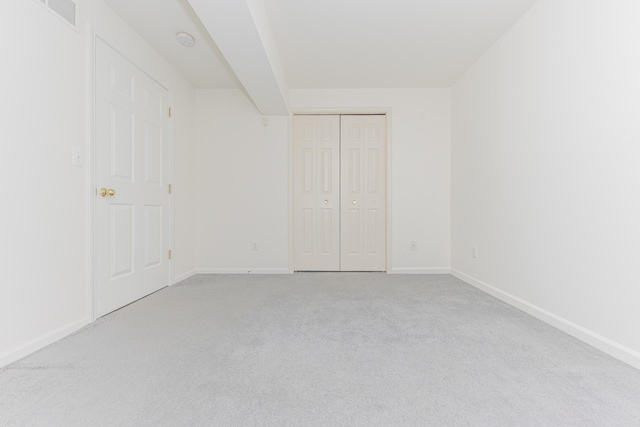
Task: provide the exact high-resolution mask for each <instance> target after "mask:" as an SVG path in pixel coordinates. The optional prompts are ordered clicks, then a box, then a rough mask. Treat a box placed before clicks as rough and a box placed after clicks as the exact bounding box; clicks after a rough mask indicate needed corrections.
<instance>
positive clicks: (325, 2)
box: [105, 0, 536, 88]
mask: <svg viewBox="0 0 640 427" xmlns="http://www.w3.org/2000/svg"><path fill="white" fill-rule="evenodd" d="M211 1H215V0H211ZM229 1H232V0H229ZM233 1H240V0H233ZM253 1H256V0H253ZM257 1H260V0H257ZM262 1H263V3H264V8H265V10H266V14H267V17H268V20H269V24H270V26H271V31H272V34H273V37H274V39H275V44H276V47H277V50H278V53H279V56H280V60H281V62H282V67H283V70H284V74H285V76H286V79H287V83H288V85H289V87H290V88H403V87H405V88H406V87H442V86H450V85H451V84H453V83H454V82H455V81H456V80H457V79H458V78H459V77H460V76H461V75H462V74H463V73H464V71H465V70H467V69H468V68H469V67H470V66H471V65H472V64H473V63H474V62H475V61H476V60H477V59H478V58H479V57H480V56H481V55H482V54H483V53H484V52H485V51H486V50H487V49H488V48H489V47H491V45H493V43H495V42H496V40H497V39H498V38H499V37H500V36H501V35H502V34H503V33H504V32H505V31H506V30H507V29H509V27H511V26H512V25H513V24H514V23H515V22H516V21H517V20H518V18H520V17H521V16H522V15H523V14H524V13H525V12H526V11H527V10H528V9H529V8H530V7H531V6H532V5H533V4H534V3H535V2H536V0H395V1H390V0H315V1H312V0H262ZM105 2H106V3H107V4H109V5H110V6H111V7H112V8H113V9H114V10H115V11H116V12H117V13H118V14H120V15H121V16H122V17H123V18H124V19H125V20H126V21H127V22H129V24H130V25H132V26H133V27H134V28H135V29H136V30H137V31H138V32H139V33H140V34H141V35H142V37H144V38H145V39H147V40H148V41H149V43H150V44H151V45H152V46H154V47H155V48H156V49H157V50H158V51H159V52H160V53H161V54H163V55H164V56H165V57H166V58H167V59H169V61H171V62H172V63H174V64H175V66H176V68H178V70H180V71H181V72H182V73H183V74H184V75H185V76H186V77H187V78H188V79H189V80H190V81H191V82H192V83H193V84H194V85H195V86H196V87H209V88H231V87H238V86H239V83H238V80H237V79H236V78H235V76H234V75H233V72H232V71H231V69H230V67H229V65H228V64H227V63H226V61H225V59H224V57H223V56H222V54H221V53H220V51H219V50H218V48H217V47H216V45H215V43H214V42H213V41H212V40H211V38H210V37H209V36H208V34H207V32H206V30H205V29H204V27H203V26H202V24H201V23H200V21H199V19H198V17H197V16H196V14H195V12H193V10H192V9H191V7H190V5H189V4H188V3H187V0H161V1H158V0H105ZM178 31H187V32H189V33H191V34H193V35H194V36H195V37H196V45H195V46H194V47H193V48H189V49H187V48H183V47H181V46H180V45H178V43H177V42H176V40H175V33H176V32H178Z"/></svg>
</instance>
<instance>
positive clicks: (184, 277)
mask: <svg viewBox="0 0 640 427" xmlns="http://www.w3.org/2000/svg"><path fill="white" fill-rule="evenodd" d="M196 274H198V273H197V272H196V270H191V271H189V272H186V273H184V274H181V275H179V276H178V277H174V279H173V282H172V283H171V286H173V285H177V284H178V283H180V282H184V281H185V280H187V279H190V278H192V277H193V276H195V275H196Z"/></svg>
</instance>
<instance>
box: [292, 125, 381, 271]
mask: <svg viewBox="0 0 640 427" xmlns="http://www.w3.org/2000/svg"><path fill="white" fill-rule="evenodd" d="M385 140H386V130H385V116H383V115H363V116H351V115H349V116H338V115H319V116H294V179H295V181H294V223H295V251H294V254H295V260H294V269H295V270H297V271H385V269H386V232H385V230H386V219H385V218H386V215H385V204H386V192H385V188H386V187H385V183H386V180H385V172H386V166H385V152H386V151H385V150H386V148H385Z"/></svg>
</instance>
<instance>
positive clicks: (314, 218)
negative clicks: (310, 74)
mask: <svg viewBox="0 0 640 427" xmlns="http://www.w3.org/2000/svg"><path fill="white" fill-rule="evenodd" d="M293 129H294V130H293V132H294V158H295V163H294V165H295V167H294V223H295V251H294V269H295V270H311V271H338V270H339V269H340V246H339V242H340V222H339V221H340V212H339V209H340V196H339V192H340V186H339V182H340V175H339V174H340V166H339V165H340V118H339V116H294V118H293Z"/></svg>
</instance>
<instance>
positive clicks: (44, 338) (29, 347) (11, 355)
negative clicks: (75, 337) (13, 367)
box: [0, 318, 92, 368]
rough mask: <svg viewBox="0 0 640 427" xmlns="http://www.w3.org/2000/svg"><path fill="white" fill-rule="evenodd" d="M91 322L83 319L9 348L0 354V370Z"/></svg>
mask: <svg viewBox="0 0 640 427" xmlns="http://www.w3.org/2000/svg"><path fill="white" fill-rule="evenodd" d="M91 322H92V320H91V319H89V318H85V319H82V320H78V321H76V322H73V323H69V324H68V325H65V326H62V327H60V328H58V329H55V330H53V331H51V332H47V333H46V334H44V335H41V336H39V337H37V338H34V339H32V340H30V341H27V342H26V343H24V344H20V345H19V346H16V347H14V348H11V349H9V350H7V351H5V352H4V353H0V368H2V367H3V366H7V365H8V364H10V363H13V362H15V361H17V360H20V359H22V358H24V357H26V356H28V355H30V354H32V353H35V352H36V351H38V350H41V349H43V348H45V347H46V346H48V345H50V344H53V343H54V342H56V341H58V340H61V339H62V338H64V337H67V336H69V335H71V334H72V333H74V332H76V331H78V330H80V329H82V328H84V327H85V326H87V325H88V324H90V323H91Z"/></svg>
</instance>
